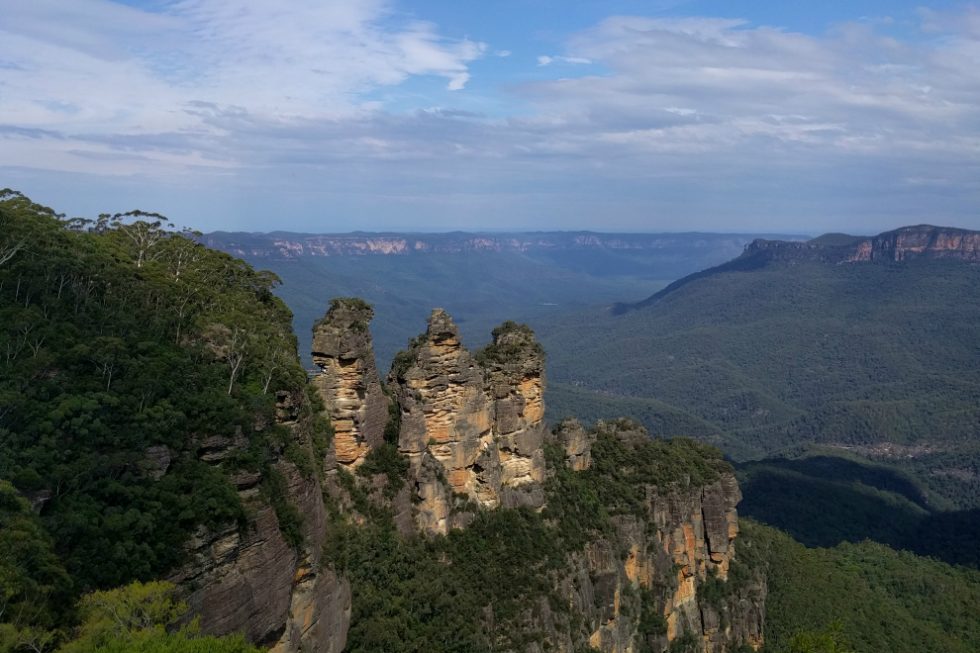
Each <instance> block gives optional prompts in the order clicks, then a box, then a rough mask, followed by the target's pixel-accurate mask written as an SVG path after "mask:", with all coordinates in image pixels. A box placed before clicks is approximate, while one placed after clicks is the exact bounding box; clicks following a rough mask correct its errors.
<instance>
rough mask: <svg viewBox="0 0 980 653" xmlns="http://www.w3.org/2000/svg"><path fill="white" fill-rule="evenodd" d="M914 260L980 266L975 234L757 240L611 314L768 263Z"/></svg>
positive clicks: (919, 229) (913, 230) (928, 230)
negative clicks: (728, 258) (727, 258)
mask: <svg viewBox="0 0 980 653" xmlns="http://www.w3.org/2000/svg"><path fill="white" fill-rule="evenodd" d="M916 259H926V260H930V259H932V260H936V259H944V260H958V261H967V262H971V263H976V262H980V232H978V231H970V230H967V229H957V228H955V227H934V226H931V225H916V226H910V227H900V228H898V229H895V230H893V231H886V232H884V233H881V234H878V235H877V236H872V237H865V236H850V235H847V234H825V235H823V236H819V237H817V238H813V239H812V240H807V241H787V240H766V239H763V238H757V239H756V240H754V241H752V242H751V243H749V244H748V245H746V246H745V251H744V252H743V253H742V255H741V256H739V257H738V258H735V259H733V260H731V261H728V262H727V263H723V264H721V265H718V266H715V267H712V268H708V269H706V270H702V271H701V272H696V273H694V274H691V275H688V276H686V277H683V278H681V279H678V280H677V281H675V282H673V283H671V284H670V285H668V286H667V287H665V288H664V289H663V290H661V291H659V292H657V293H656V294H654V295H652V296H650V297H648V298H647V299H645V300H643V301H641V302H637V303H634V304H616V305H615V306H614V307H613V313H614V314H622V313H625V312H628V311H630V310H633V309H637V308H643V307H644V306H650V305H652V304H655V303H657V302H658V301H660V300H661V299H663V298H664V297H666V296H668V295H670V294H671V293H673V292H674V291H675V290H677V289H678V288H681V287H683V286H685V285H687V284H688V283H690V282H692V281H696V280H698V279H703V278H705V277H709V276H713V275H716V274H721V273H725V272H740V271H751V270H757V269H759V268H762V267H765V266H766V265H768V264H769V263H772V262H784V263H791V264H792V263H799V262H804V261H811V262H819V263H828V264H834V265H841V264H847V263H886V262H892V263H901V262H905V261H912V260H916Z"/></svg>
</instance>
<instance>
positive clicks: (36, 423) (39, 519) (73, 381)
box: [0, 190, 305, 650]
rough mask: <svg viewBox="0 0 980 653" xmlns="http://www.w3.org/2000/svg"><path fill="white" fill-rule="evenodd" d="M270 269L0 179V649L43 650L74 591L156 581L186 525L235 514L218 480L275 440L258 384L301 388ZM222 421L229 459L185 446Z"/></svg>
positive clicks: (270, 393)
mask: <svg viewBox="0 0 980 653" xmlns="http://www.w3.org/2000/svg"><path fill="white" fill-rule="evenodd" d="M276 282H277V280H276V278H275V277H274V276H273V275H271V274H269V273H260V272H255V271H254V270H252V269H251V268H250V267H249V266H247V265H246V264H244V263H243V262H241V261H239V260H236V259H234V258H232V257H230V256H227V255H225V254H222V253H220V252H216V251H213V250H209V249H207V248H205V247H203V246H202V245H200V244H198V243H197V242H196V241H195V240H194V237H193V234H191V233H187V232H184V231H177V230H175V229H173V228H171V227H170V225H169V223H168V222H167V220H166V219H165V218H163V217H162V216H159V215H156V214H152V213H144V212H140V211H134V212H131V213H127V214H122V215H102V216H99V218H98V219H96V220H93V221H88V220H78V219H73V220H66V219H65V218H64V216H61V215H58V214H56V213H55V212H54V211H53V210H51V209H49V208H47V207H44V206H41V205H38V204H35V203H33V202H31V201H30V200H29V199H28V198H26V197H24V196H23V195H21V194H19V193H16V192H14V191H10V190H5V191H2V192H0V324H2V325H3V328H2V329H0V479H4V480H3V481H2V482H0V502H2V503H0V586H2V595H0V620H2V622H3V624H4V628H3V630H2V631H0V632H2V638H0V642H2V643H0V649H3V648H6V649H18V650H19V648H18V647H20V648H31V647H32V646H34V647H38V646H41V645H40V644H39V643H38V642H44V643H45V645H44V646H43V647H41V648H37V650H42V649H43V650H48V649H49V648H50V645H51V644H53V643H57V642H59V641H62V640H64V639H65V637H66V633H65V632H64V630H63V629H64V628H65V627H66V626H68V625H71V624H75V623H82V624H83V629H84V628H85V627H86V626H84V624H85V623H87V622H86V620H87V619H94V620H96V621H99V620H102V619H104V615H103V616H98V615H96V613H97V612H99V611H100V610H102V611H103V612H104V608H100V607H97V604H98V605H101V604H100V601H102V599H100V598H91V597H90V598H85V599H83V600H82V602H81V603H80V604H79V603H77V601H78V600H79V597H82V596H83V595H89V593H91V592H95V591H99V590H109V589H111V588H114V587H117V586H122V585H125V584H127V583H131V582H133V581H151V580H152V579H155V578H158V577H159V576H161V575H162V574H163V573H164V572H166V571H167V570H169V569H171V568H172V567H173V566H174V565H176V564H177V563H178V562H179V561H180V555H181V551H182V544H183V543H184V541H185V540H186V539H187V538H188V537H189V535H190V534H191V533H192V532H193V531H194V530H195V529H196V528H198V527H199V526H201V525H212V524H216V523H222V522H227V521H238V522H239V523H242V524H244V521H245V519H246V515H245V514H244V513H243V509H242V506H241V505H240V502H239V499H238V495H237V494H236V492H235V489H234V487H233V485H232V484H231V482H230V481H229V475H230V474H231V473H233V472H234V470H235V466H238V467H239V468H241V469H247V468H253V469H260V468H261V467H262V466H263V465H264V464H266V462H267V458H268V456H269V455H270V452H272V451H275V450H277V449H281V448H282V447H283V446H285V443H284V442H282V441H281V437H282V434H281V432H278V431H277V430H276V429H275V428H273V426H272V425H273V424H274V408H275V405H274V396H275V393H276V392H277V391H280V390H284V389H294V390H295V389H300V390H302V388H303V387H304V384H305V375H304V374H303V371H302V369H301V368H300V366H299V363H298V360H297V358H296V347H295V338H294V336H293V335H292V331H291V325H290V317H291V316H290V313H289V311H288V309H286V307H285V305H284V304H283V303H282V301H281V300H279V299H278V298H277V297H276V296H275V295H273V293H272V292H271V291H272V288H273V287H274V285H275V284H276ZM239 434H241V435H242V436H243V437H246V438H248V439H249V441H250V442H251V444H250V446H249V448H248V451H249V455H248V456H242V458H241V460H239V461H236V462H235V463H234V465H232V466H228V465H226V466H225V467H223V468H218V467H214V466H211V465H209V464H208V463H207V462H205V461H203V460H202V459H201V458H200V457H199V456H198V451H197V449H198V447H199V446H201V442H202V441H203V440H204V439H205V438H207V437H210V436H216V435H217V436H222V435H223V436H236V435H239ZM157 594H158V596H157V597H156V598H154V601H155V602H157V603H159V602H161V601H162V602H164V603H167V602H168V601H169V603H168V605H170V607H169V608H167V610H170V611H173V610H177V608H178V607H179V602H177V603H174V602H173V601H170V599H167V598H166V597H165V596H164V595H165V594H166V593H165V592H164V593H163V594H161V593H160V591H159V590H158V591H157ZM94 596H98V595H94ZM117 598H119V597H117ZM106 600H108V599H106ZM113 600H116V599H113ZM119 600H122V601H123V602H124V603H126V604H127V605H129V604H131V603H133V601H131V600H130V599H125V598H121V599H119ZM137 603H138V601H137ZM151 612H153V610H151ZM154 614H155V612H154ZM134 619H136V618H135V617H134ZM161 619H162V621H161ZM151 621H152V624H151V623H150V622H151ZM172 621H175V617H174V615H169V616H167V615H162V616H160V618H159V619H158V618H157V616H154V617H153V619H151V620H149V621H147V620H144V619H142V618H139V619H136V621H134V623H136V622H139V624H140V626H141V627H142V626H147V627H148V626H150V625H155V626H161V624H162V623H164V622H166V623H169V622H172ZM93 627H95V626H93ZM98 627H100V628H102V626H98ZM161 627H162V626H161ZM137 630H139V628H137ZM185 635H186V633H185V634H183V635H181V634H176V635H174V636H175V637H177V636H179V637H184V636H185ZM147 636H149V635H147ZM168 636H169V635H168ZM141 646H142V645H141ZM195 646H197V645H195ZM200 646H204V647H205V648H203V649H202V648H197V649H192V648H187V649H186V650H212V649H208V648H207V646H209V645H204V644H202V645H200ZM127 647H128V645H122V644H120V645H118V646H116V648H111V647H110V648H106V649H104V650H134V649H129V648H127ZM146 647H147V648H146V650H155V649H152V646H151V643H148V644H146ZM66 650H76V649H73V648H70V647H69V648H66ZM78 650H90V649H89V648H84V647H83V648H82V649H78ZM99 650H103V649H101V648H100V649H99ZM181 650H184V649H181ZM229 650H232V649H229ZM235 650H237V649H235Z"/></svg>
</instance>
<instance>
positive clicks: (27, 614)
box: [0, 481, 72, 630]
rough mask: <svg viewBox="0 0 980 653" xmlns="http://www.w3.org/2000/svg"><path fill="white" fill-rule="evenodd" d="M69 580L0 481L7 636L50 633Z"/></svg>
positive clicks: (29, 515)
mask: <svg viewBox="0 0 980 653" xmlns="http://www.w3.org/2000/svg"><path fill="white" fill-rule="evenodd" d="M71 587H72V582H71V578H70V577H69V576H68V574H67V573H66V572H65V569H64V567H63V566H62V564H61V560H59V559H58V557H57V556H56V555H55V554H54V545H53V542H52V541H51V537H50V536H49V535H48V534H47V533H46V532H45V531H44V529H43V528H42V527H41V524H40V520H39V519H38V518H37V516H36V515H35V514H34V512H33V511H32V510H31V508H30V505H29V504H28V503H27V501H25V500H24V499H23V498H22V497H21V496H20V495H19V494H18V493H17V491H16V490H15V489H14V487H13V486H12V485H11V484H10V483H8V482H7V481H0V617H2V619H3V620H4V621H7V622H8V623H10V624H12V630H21V629H30V628H31V627H32V626H39V627H42V628H52V627H54V625H55V623H56V620H57V617H58V616H59V614H60V613H61V612H63V611H64V610H65V609H66V607H67V603H68V601H67V599H68V596H70V594H71Z"/></svg>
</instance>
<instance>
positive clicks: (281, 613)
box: [170, 393, 351, 653]
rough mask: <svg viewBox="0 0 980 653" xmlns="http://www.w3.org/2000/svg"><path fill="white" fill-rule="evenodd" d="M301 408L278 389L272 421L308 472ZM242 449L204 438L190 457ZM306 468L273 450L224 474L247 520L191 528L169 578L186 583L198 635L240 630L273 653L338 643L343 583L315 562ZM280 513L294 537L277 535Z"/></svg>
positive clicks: (316, 514) (346, 591) (334, 652)
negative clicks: (266, 458)
mask: <svg viewBox="0 0 980 653" xmlns="http://www.w3.org/2000/svg"><path fill="white" fill-rule="evenodd" d="M310 408H311V406H310V403H309V401H308V400H307V399H306V397H304V396H302V395H295V396H292V395H289V394H287V393H282V394H281V395H280V396H279V397H278V406H277V413H278V415H279V419H278V422H279V423H278V424H277V425H276V426H277V427H279V428H282V429H285V433H286V434H288V437H289V438H290V439H292V440H293V445H294V446H295V447H296V449H295V450H296V451H299V452H300V454H302V455H304V456H306V457H307V458H306V459H307V461H308V466H309V467H310V469H311V468H312V464H313V463H314V461H313V459H312V454H313V450H314V447H313V446H312V443H311V442H310V430H311V422H312V421H313V420H315V419H316V415H314V414H312V413H311V410H310ZM247 446H248V443H247V442H246V440H245V438H244V437H243V436H239V437H237V438H206V439H204V440H203V441H202V442H201V443H200V444H199V449H198V455H199V457H200V458H201V459H202V460H205V461H206V462H208V463H209V464H212V465H230V466H234V459H235V457H236V456H237V455H240V454H241V453H242V452H243V451H244V450H245V449H246V448H247ZM310 469H307V470H306V471H303V470H301V469H300V468H299V467H298V466H297V464H296V462H294V461H291V460H289V459H288V457H286V456H281V457H279V459H278V460H276V461H275V462H274V463H273V464H272V465H271V466H270V467H269V468H268V469H266V470H264V472H261V473H260V472H251V471H243V472H239V473H237V474H235V475H234V477H233V478H234V482H235V485H236V487H237V489H238V493H239V497H240V498H241V500H242V503H243V505H244V506H245V509H246V511H247V513H248V514H249V515H250V518H249V523H248V524H247V525H241V524H230V525H228V526H227V527H226V528H224V529H222V530H218V531H209V530H207V529H201V531H200V532H199V533H198V534H197V535H196V536H195V538H194V539H193V540H192V541H191V542H190V543H189V545H188V554H189V555H188V559H187V561H186V563H185V564H184V565H183V566H182V567H181V568H180V569H178V570H176V571H175V572H174V573H173V574H172V575H171V577H170V579H171V580H172V581H174V582H175V583H177V584H178V585H180V586H182V587H184V588H186V589H187V593H186V597H185V598H186V600H187V603H188V604H189V605H190V606H191V608H192V612H193V614H194V615H195V616H197V617H198V619H199V620H200V625H201V630H202V632H204V633H211V634H224V633H228V632H243V633H245V635H246V636H247V637H248V639H250V640H251V641H253V642H256V643H259V644H263V645H266V646H271V647H272V650H273V651H275V652H276V653H298V652H299V651H310V652H318V653H340V651H342V650H343V648H344V645H345V642H346V635H347V627H348V623H349V618H350V610H351V588H350V584H349V583H348V581H347V580H346V579H344V578H341V577H339V576H338V575H337V574H336V573H334V571H333V570H332V569H330V567H329V565H327V564H325V562H324V560H323V559H322V551H323V544H324V538H325V537H326V536H327V519H328V517H327V511H326V509H325V507H324V503H323V489H322V485H321V481H320V480H319V477H318V475H316V474H312V473H310ZM277 507H278V508H279V509H280V510H282V511H283V512H282V513H280V511H279V510H277ZM287 511H288V514H287ZM287 518H292V519H294V520H296V522H297V524H296V525H297V526H298V529H299V532H298V533H295V534H294V535H295V536H297V541H294V542H290V541H287V537H286V530H287V529H286V525H285V523H284V520H285V519H287Z"/></svg>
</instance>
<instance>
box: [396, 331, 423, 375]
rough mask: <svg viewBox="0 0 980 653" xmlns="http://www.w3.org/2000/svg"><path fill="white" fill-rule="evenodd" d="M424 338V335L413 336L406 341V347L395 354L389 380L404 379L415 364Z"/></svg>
mask: <svg viewBox="0 0 980 653" xmlns="http://www.w3.org/2000/svg"><path fill="white" fill-rule="evenodd" d="M426 338H427V336H426V334H424V333H421V334H419V335H417V336H415V337H414V338H412V339H411V340H409V341H408V346H407V347H406V348H405V349H402V350H400V351H399V352H397V353H396V354H395V357H394V358H393V359H392V361H391V373H390V376H391V378H393V379H397V380H402V379H404V378H405V372H407V371H408V370H409V369H410V368H411V367H412V365H414V364H415V357H416V356H417V355H418V349H419V347H421V346H422V345H423V344H425V342H426Z"/></svg>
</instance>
